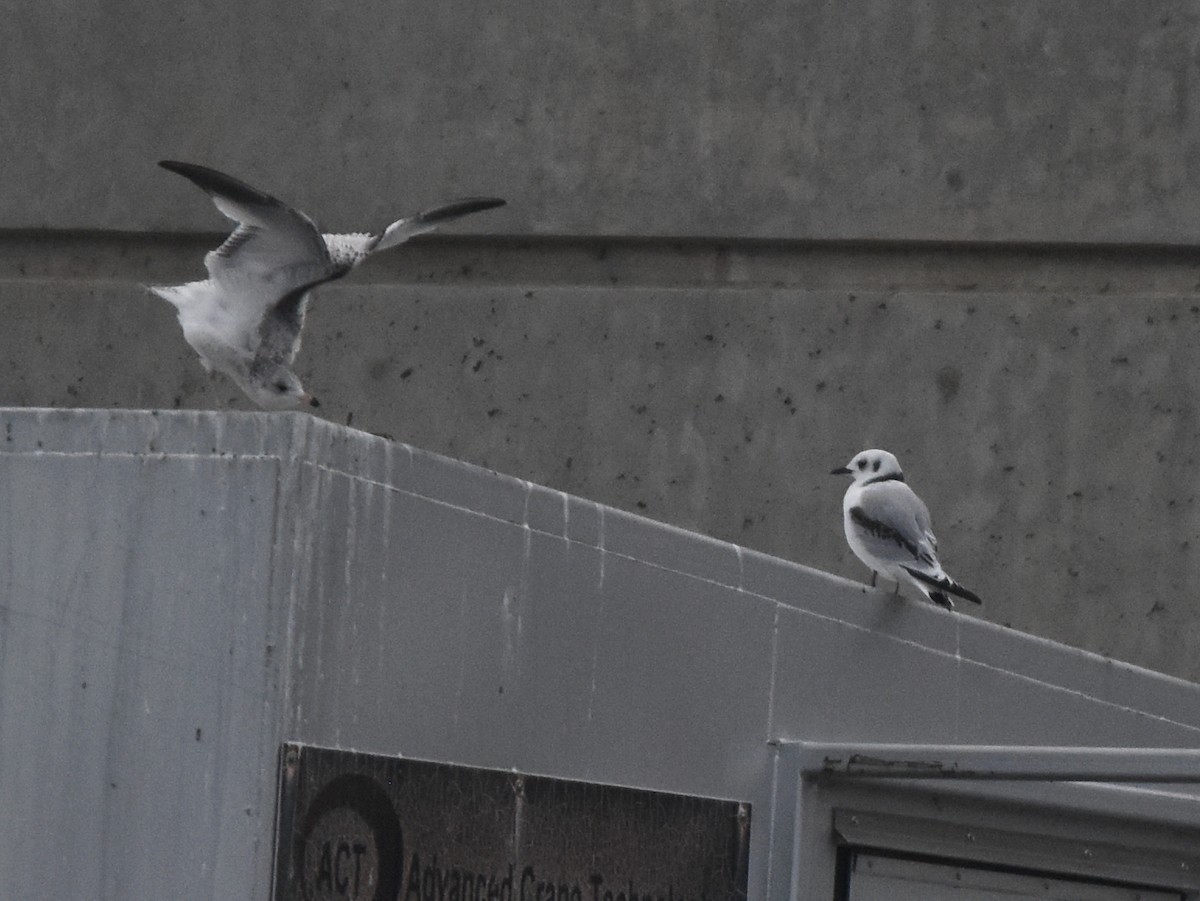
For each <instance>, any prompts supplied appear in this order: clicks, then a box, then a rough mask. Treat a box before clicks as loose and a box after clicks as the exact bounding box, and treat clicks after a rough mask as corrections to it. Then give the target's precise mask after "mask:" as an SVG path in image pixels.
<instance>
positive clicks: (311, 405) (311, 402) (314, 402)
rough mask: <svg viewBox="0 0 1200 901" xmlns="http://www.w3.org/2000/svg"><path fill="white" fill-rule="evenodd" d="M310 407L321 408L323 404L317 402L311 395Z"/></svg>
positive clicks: (309, 399)
mask: <svg viewBox="0 0 1200 901" xmlns="http://www.w3.org/2000/svg"><path fill="white" fill-rule="evenodd" d="M308 405H309V406H310V407H319V406H321V402H320V401H319V400H317V399H316V398H315V397H312V396H311V395H310V396H309V398H308Z"/></svg>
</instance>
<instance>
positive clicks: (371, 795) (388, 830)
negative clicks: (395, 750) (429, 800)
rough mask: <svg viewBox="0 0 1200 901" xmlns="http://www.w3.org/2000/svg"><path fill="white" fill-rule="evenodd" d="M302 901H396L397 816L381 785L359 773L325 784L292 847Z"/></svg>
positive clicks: (399, 866)
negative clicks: (303, 900)
mask: <svg viewBox="0 0 1200 901" xmlns="http://www.w3.org/2000/svg"><path fill="white" fill-rule="evenodd" d="M293 853H294V860H295V864H296V866H295V870H294V871H293V873H294V876H295V878H296V879H297V881H298V882H299V883H300V894H301V896H302V897H303V898H304V899H305V901H395V899H396V897H397V896H398V895H399V892H400V879H401V874H402V872H403V869H404V837H403V835H402V834H401V832H400V820H399V818H398V817H397V816H396V810H395V808H394V807H393V806H392V802H391V799H390V798H389V797H388V795H387V792H386V791H384V789H383V787H382V786H381V785H380V784H379V783H378V782H376V781H375V780H374V779H371V778H370V777H369V776H364V775H361V774H358V773H352V774H349V775H345V776H338V777H337V778H336V779H333V780H332V781H330V782H329V784H328V785H326V786H325V787H324V788H322V789H321V791H320V792H319V793H318V794H317V796H316V797H315V798H314V799H313V801H312V803H311V804H309V806H308V811H307V813H306V814H305V816H304V824H303V826H302V828H301V829H300V832H299V834H298V835H297V837H296V844H295V848H294V852H293Z"/></svg>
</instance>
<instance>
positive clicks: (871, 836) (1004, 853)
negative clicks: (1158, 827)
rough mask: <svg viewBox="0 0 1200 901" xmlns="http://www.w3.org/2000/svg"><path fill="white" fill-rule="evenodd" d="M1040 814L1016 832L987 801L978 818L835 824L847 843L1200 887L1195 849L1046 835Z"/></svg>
mask: <svg viewBox="0 0 1200 901" xmlns="http://www.w3.org/2000/svg"><path fill="white" fill-rule="evenodd" d="M960 816H961V814H960ZM1037 819H1038V814H1037V812H1036V810H1034V809H1033V808H1030V811H1029V822H1028V827H1027V828H1026V829H1024V830H1023V831H1012V830H1005V829H997V828H994V827H991V826H989V825H987V823H988V821H989V816H988V805H986V804H980V805H979V806H978V808H977V819H976V821H975V822H961V821H957V822H951V821H946V820H936V819H932V818H927V817H911V816H904V815H897V814H894V813H886V814H881V813H877V812H872V811H863V810H837V811H835V812H834V816H833V828H834V830H835V832H836V833H837V836H838V838H839V840H840V841H841V842H842V843H843V844H846V845H849V846H851V847H855V848H871V849H876V850H887V851H891V852H907V853H909V854H914V855H915V854H921V855H926V856H933V857H941V858H944V859H948V860H958V861H962V862H963V863H964V864H965V863H968V862H969V863H973V864H976V865H993V866H1007V867H1011V868H1018V867H1019V868H1022V869H1025V870H1040V871H1043V872H1047V873H1057V874H1059V875H1067V874H1074V875H1077V876H1081V877H1089V878H1093V879H1095V878H1104V879H1110V880H1113V881H1121V882H1126V883H1139V884H1140V883H1144V884H1146V885H1157V886H1162V885H1163V882H1164V880H1168V881H1169V884H1170V886H1171V887H1172V888H1191V889H1200V854H1197V853H1195V852H1194V851H1192V852H1184V853H1180V852H1178V851H1175V852H1168V851H1164V850H1162V849H1159V848H1155V847H1152V846H1150V845H1147V844H1144V843H1140V842H1139V840H1138V837H1137V836H1136V835H1131V836H1128V837H1127V838H1126V839H1125V840H1124V841H1122V842H1115V841H1106V840H1104V839H1099V838H1097V837H1096V836H1095V835H1091V834H1088V835H1085V834H1082V833H1076V834H1075V836H1074V837H1073V838H1062V837H1060V836H1052V835H1046V834H1045V833H1044V832H1041V831H1039V830H1038V824H1037Z"/></svg>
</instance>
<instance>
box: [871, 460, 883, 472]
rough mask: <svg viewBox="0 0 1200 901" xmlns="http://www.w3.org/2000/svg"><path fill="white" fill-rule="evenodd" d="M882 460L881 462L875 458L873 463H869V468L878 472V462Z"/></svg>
mask: <svg viewBox="0 0 1200 901" xmlns="http://www.w3.org/2000/svg"><path fill="white" fill-rule="evenodd" d="M882 462H883V461H882V460H876V461H875V462H874V463H872V464H871V469H872V470H873V471H874V472H879V464H880V463H882Z"/></svg>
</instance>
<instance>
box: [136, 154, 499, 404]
mask: <svg viewBox="0 0 1200 901" xmlns="http://www.w3.org/2000/svg"><path fill="white" fill-rule="evenodd" d="M159 165H160V166H162V167H163V168H164V169H167V170H168V171H170V172H176V173H178V174H179V175H182V176H183V177H184V178H187V179H189V180H190V181H191V182H193V183H194V184H195V185H196V186H197V187H199V188H201V189H202V190H203V191H205V193H207V194H208V195H209V197H211V198H212V201H213V203H214V204H216V207H217V209H218V210H220V211H221V212H222V213H224V214H225V215H226V216H228V217H229V218H230V219H232V220H233V221H234V222H236V223H237V227H236V228H235V229H234V230H233V233H232V234H231V235H230V236H229V237H228V238H226V239H225V243H224V244H222V245H221V246H220V247H218V248H217V249H216V250H214V251H212V252H210V253H209V254H207V255H206V256H205V257H204V266H205V268H207V269H208V278H206V279H205V280H204V281H198V282H188V283H187V284H186V285H174V286H164V285H160V286H154V287H151V288H150V290H151V291H153V292H154V293H155V294H157V295H158V296H159V297H161V298H163V299H164V300H168V301H170V302H171V303H172V304H174V305H175V308H176V310H178V311H179V324H180V325H181V326H183V337H184V338H186V339H187V342H188V344H190V345H192V347H193V348H194V349H195V351H196V353H198V354H199V355H200V362H201V363H202V364H203V365H204V368H205V369H206V370H207V371H209V372H211V371H212V370H214V369H216V370H219V371H221V372H223V373H225V374H226V375H228V376H229V377H230V378H232V379H233V380H234V381H235V382H237V383H238V385H239V386H240V387H241V389H242V390H243V391H245V392H246V394H247V395H248V396H249V397H250V399H251V400H253V401H254V402H255V403H257V404H258V405H259V406H262V407H270V408H274V409H286V408H288V407H295V406H298V405H300V404H310V405H312V406H314V407H315V406H317V400H316V398H314V397H313V396H312V395H311V394H307V393H306V392H305V390H304V387H303V386H302V385H301V384H300V380H299V379H298V378H296V376H295V375H294V374H293V373H292V371H291V364H292V360H294V359H295V358H296V352H297V351H298V350H299V349H300V331H301V329H302V328H303V327H304V310H305V307H306V306H307V305H308V298H309V294H310V293H311V292H312V290H313V288H316V287H317V286H318V285H323V284H324V283H325V282H329V281H333V280H334V279H336V278H341V277H342V276H343V275H345V274H346V273H347V272H349V271H350V270H351V269H353V268H354V267H355V266H357V265H358V264H359V263H361V262H362V261H363V260H365V259H366V258H367V257H368V256H370V255H371V254H372V253H375V252H376V251H379V250H386V249H387V248H389V247H394V246H396V245H397V244H402V243H404V242H405V241H407V240H408V239H409V238H411V237H413V235H419V234H422V233H424V232H427V231H432V230H433V229H435V228H437V227H438V226H439V225H441V224H442V223H444V222H449V221H451V220H453V219H458V218H459V217H460V216H466V215H468V214H469V213H477V212H479V211H480V210H490V209H492V208H493V207H498V206H503V204H504V201H503V200H496V199H493V198H490V197H468V198H465V199H463V200H456V201H454V202H453V203H449V204H446V205H445V206H440V207H436V208H434V209H431V210H426V211H425V212H423V213H417V214H416V215H415V216H410V217H409V218H407V219H400V220H398V221H396V222H393V223H392V224H391V225H389V226H388V227H387V228H385V229H384V230H383V231H382V232H380V233H378V234H371V235H368V234H353V235H323V234H321V232H320V231H319V230H318V229H317V226H316V225H315V224H314V223H313V221H312V220H311V219H309V218H308V217H307V216H306V215H304V214H303V213H301V212H299V211H298V210H294V209H292V208H291V207H290V206H288V205H287V204H285V203H283V202H281V201H279V200H276V199H275V198H274V197H272V196H271V195H269V194H264V193H263V192H262V191H259V190H257V189H255V188H252V187H250V186H249V185H247V184H244V183H243V182H240V181H238V180H237V179H236V178H231V177H230V176H228V175H224V174H222V173H220V172H217V171H216V170H214V169H209V168H207V167H205V166H197V165H194V164H192V163H177V162H173V161H171V160H163V161H162V162H160V163H159Z"/></svg>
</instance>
